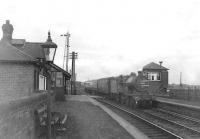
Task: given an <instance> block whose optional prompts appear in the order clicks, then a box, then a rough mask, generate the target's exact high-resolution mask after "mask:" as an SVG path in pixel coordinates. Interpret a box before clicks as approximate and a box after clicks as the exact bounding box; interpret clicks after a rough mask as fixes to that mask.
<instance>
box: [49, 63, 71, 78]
mask: <svg viewBox="0 0 200 139" xmlns="http://www.w3.org/2000/svg"><path fill="white" fill-rule="evenodd" d="M49 65H50V66H51V67H53V68H54V69H56V70H57V71H60V72H62V73H63V74H64V75H65V76H67V77H68V78H70V77H71V75H70V74H69V73H68V72H67V71H65V70H64V69H62V68H61V67H59V66H57V65H56V64H54V63H49Z"/></svg>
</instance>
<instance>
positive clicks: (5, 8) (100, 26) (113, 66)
mask: <svg viewBox="0 0 200 139" xmlns="http://www.w3.org/2000/svg"><path fill="white" fill-rule="evenodd" d="M7 19H9V20H10V22H11V23H12V24H13V26H14V33H13V38H18V39H24V38H25V39H26V40H27V41H32V42H43V41H46V38H47V32H48V30H50V31H51V34H52V39H53V41H54V42H55V43H57V44H58V51H57V54H56V59H55V63H56V64H57V65H59V66H61V67H62V62H63V51H64V41H65V39H64V38H62V37H60V35H61V34H63V33H66V32H67V31H68V30H69V32H70V33H71V38H70V46H71V47H70V51H76V52H78V60H77V61H76V71H77V74H78V77H77V78H78V80H81V81H84V80H88V79H94V78H101V77H107V76H117V75H120V74H130V72H137V71H138V70H141V69H142V67H143V66H144V65H145V64H148V63H150V62H156V63H158V62H159V61H163V66H165V67H167V68H169V69H170V70H169V81H170V83H179V74H180V72H182V75H183V83H189V84H200V1H198V0H167V1H161V0H6V1H1V3H0V25H2V24H3V23H4V22H5V20H7ZM0 37H2V33H1V34H0ZM70 67H71V62H70Z"/></svg>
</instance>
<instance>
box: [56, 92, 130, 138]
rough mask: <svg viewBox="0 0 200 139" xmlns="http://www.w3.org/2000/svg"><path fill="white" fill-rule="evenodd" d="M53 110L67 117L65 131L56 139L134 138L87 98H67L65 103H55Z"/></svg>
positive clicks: (78, 96)
mask: <svg viewBox="0 0 200 139" xmlns="http://www.w3.org/2000/svg"><path fill="white" fill-rule="evenodd" d="M53 110H54V111H59V112H62V113H66V114H67V115H68V119H67V122H66V126H67V131H66V133H63V135H62V136H57V137H56V138H57V139H133V138H134V137H133V136H131V135H130V134H129V133H128V132H127V131H126V130H125V129H124V128H123V127H121V126H120V125H119V124H118V123H117V122H116V121H115V120H114V119H112V118H111V117H110V116H109V115H108V114H107V113H106V112H104V110H103V109H102V108H100V107H99V106H97V105H94V104H93V103H92V102H91V98H90V97H88V96H81V95H77V96H67V97H66V101H65V102H57V103H55V104H54V106H53Z"/></svg>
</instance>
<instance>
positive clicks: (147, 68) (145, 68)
mask: <svg viewBox="0 0 200 139" xmlns="http://www.w3.org/2000/svg"><path fill="white" fill-rule="evenodd" d="M149 69H151V70H152V69H153V70H169V69H167V68H165V67H163V66H161V65H159V64H156V63H154V62H151V63H149V64H147V65H145V66H144V67H143V70H149Z"/></svg>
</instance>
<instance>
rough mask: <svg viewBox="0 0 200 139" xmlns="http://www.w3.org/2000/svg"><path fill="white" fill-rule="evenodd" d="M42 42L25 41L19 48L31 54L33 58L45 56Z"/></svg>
mask: <svg viewBox="0 0 200 139" xmlns="http://www.w3.org/2000/svg"><path fill="white" fill-rule="evenodd" d="M42 44H44V43H39V42H25V44H24V46H23V47H21V48H19V49H20V50H22V51H24V52H25V53H27V54H29V55H31V56H32V57H34V58H45V54H44V51H43V50H42V49H43V48H42V46H41V45H42Z"/></svg>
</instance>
